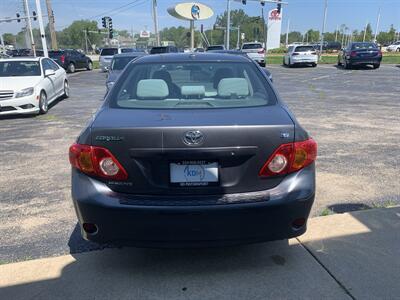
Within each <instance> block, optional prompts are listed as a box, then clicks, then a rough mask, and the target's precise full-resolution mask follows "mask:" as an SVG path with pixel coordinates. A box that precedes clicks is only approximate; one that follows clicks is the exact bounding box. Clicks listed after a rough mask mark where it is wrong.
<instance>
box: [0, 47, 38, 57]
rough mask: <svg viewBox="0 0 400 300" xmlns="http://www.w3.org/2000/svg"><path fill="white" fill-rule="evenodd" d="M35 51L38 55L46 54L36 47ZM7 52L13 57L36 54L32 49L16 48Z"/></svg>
mask: <svg viewBox="0 0 400 300" xmlns="http://www.w3.org/2000/svg"><path fill="white" fill-rule="evenodd" d="M35 52H36V56H41V57H42V56H44V52H43V50H40V49H36V50H35ZM7 54H8V55H10V56H12V57H30V56H34V54H35V53H34V52H33V50H32V49H14V50H11V51H10V52H9V53H7Z"/></svg>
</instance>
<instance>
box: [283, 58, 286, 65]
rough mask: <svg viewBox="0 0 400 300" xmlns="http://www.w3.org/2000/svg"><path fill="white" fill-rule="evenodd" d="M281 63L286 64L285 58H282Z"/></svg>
mask: <svg viewBox="0 0 400 300" xmlns="http://www.w3.org/2000/svg"><path fill="white" fill-rule="evenodd" d="M282 65H284V66H286V61H285V58H283V61H282Z"/></svg>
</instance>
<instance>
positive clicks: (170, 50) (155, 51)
mask: <svg viewBox="0 0 400 300" xmlns="http://www.w3.org/2000/svg"><path fill="white" fill-rule="evenodd" d="M177 52H178V48H176V47H175V46H159V47H153V48H151V50H150V54H162V53H177Z"/></svg>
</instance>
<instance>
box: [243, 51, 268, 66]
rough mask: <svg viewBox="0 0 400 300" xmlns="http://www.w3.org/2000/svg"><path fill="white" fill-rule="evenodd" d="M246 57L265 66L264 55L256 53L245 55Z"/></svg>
mask: <svg viewBox="0 0 400 300" xmlns="http://www.w3.org/2000/svg"><path fill="white" fill-rule="evenodd" d="M247 56H248V57H249V58H251V59H252V60H254V61H256V62H258V63H259V64H265V55H264V54H258V53H247Z"/></svg>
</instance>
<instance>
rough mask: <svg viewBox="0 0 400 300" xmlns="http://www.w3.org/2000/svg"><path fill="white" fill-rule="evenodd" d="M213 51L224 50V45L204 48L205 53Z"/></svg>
mask: <svg viewBox="0 0 400 300" xmlns="http://www.w3.org/2000/svg"><path fill="white" fill-rule="evenodd" d="M213 50H225V46H224V45H210V46H208V47H207V48H206V51H213Z"/></svg>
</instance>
